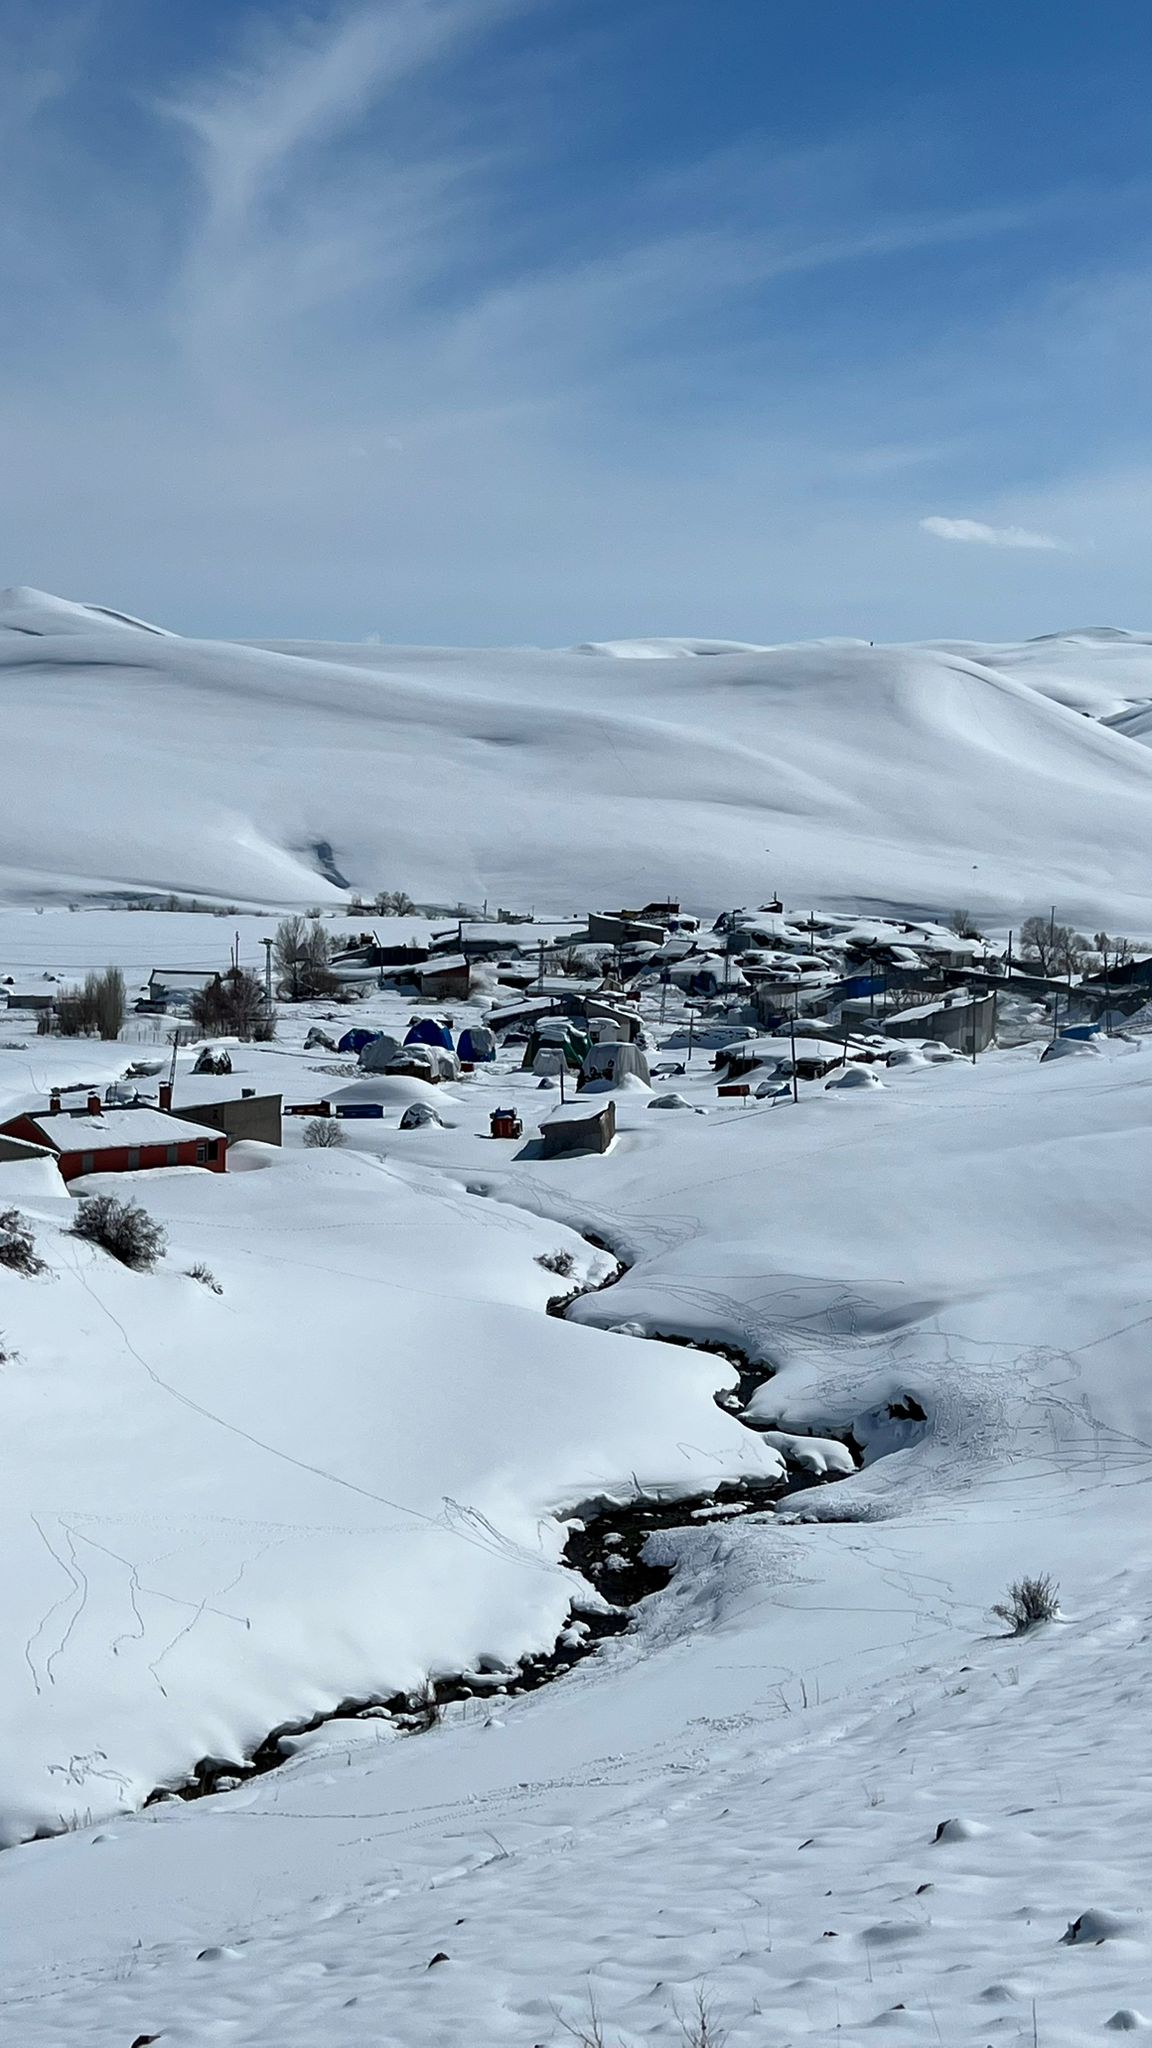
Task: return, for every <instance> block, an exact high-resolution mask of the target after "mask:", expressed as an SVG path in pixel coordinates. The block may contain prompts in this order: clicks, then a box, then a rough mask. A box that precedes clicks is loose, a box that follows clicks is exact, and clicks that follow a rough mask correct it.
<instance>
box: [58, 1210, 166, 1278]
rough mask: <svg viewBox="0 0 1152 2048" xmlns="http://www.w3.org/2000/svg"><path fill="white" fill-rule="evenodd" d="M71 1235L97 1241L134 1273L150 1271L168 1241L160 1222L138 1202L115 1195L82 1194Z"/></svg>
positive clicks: (161, 1254) (161, 1256)
mask: <svg viewBox="0 0 1152 2048" xmlns="http://www.w3.org/2000/svg"><path fill="white" fill-rule="evenodd" d="M71 1235H72V1236H73V1237H82V1238H84V1239H85V1240H86V1241H87V1243H89V1244H98V1245H99V1246H100V1248H101V1250H102V1251H106V1252H108V1253H109V1254H110V1255H111V1257H112V1258H114V1259H119V1261H120V1264H121V1265H122V1266H130V1267H131V1268H132V1271H133V1272H134V1273H149V1272H151V1270H152V1268H153V1266H154V1265H155V1264H156V1261H157V1259H160V1258H163V1256H164V1253H165V1251H166V1249H167V1245H168V1235H167V1232H166V1231H165V1229H164V1225H163V1224H162V1223H157V1221H156V1218H155V1217H154V1216H150V1215H149V1214H148V1211H147V1209H142V1208H141V1207H140V1204H139V1203H138V1202H121V1201H119V1200H118V1199H117V1197H116V1196H115V1195H87V1196H85V1198H84V1199H83V1200H82V1202H81V1204H80V1213H79V1215H78V1216H77V1218H76V1221H75V1222H74V1223H73V1225H72V1228H71Z"/></svg>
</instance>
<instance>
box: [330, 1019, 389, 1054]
mask: <svg viewBox="0 0 1152 2048" xmlns="http://www.w3.org/2000/svg"><path fill="white" fill-rule="evenodd" d="M379 1036H380V1033H379V1032H378V1031H365V1029H364V1027H363V1025H362V1024H358V1025H357V1026H356V1028H355V1030H354V1031H346V1032H345V1033H344V1036H343V1038H342V1039H340V1041H339V1043H338V1044H337V1047H336V1050H337V1052H363V1050H364V1047H365V1046H366V1045H371V1043H372V1040H373V1039H374V1038H379Z"/></svg>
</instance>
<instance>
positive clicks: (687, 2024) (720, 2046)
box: [676, 1984, 728, 2048]
mask: <svg viewBox="0 0 1152 2048" xmlns="http://www.w3.org/2000/svg"><path fill="white" fill-rule="evenodd" d="M676 2018H677V2020H678V2021H679V2023H680V2032H681V2035H682V2036H683V2039H684V2042H685V2048H724V2043H725V2042H726V2041H727V2039H728V2030H727V2028H726V2027H722V2026H720V2025H719V2023H718V2022H717V2019H716V2015H715V2013H714V2012H713V2010H712V2006H711V2003H710V2001H709V1998H708V1993H707V1992H706V1991H705V1989H704V1986H703V1985H702V1984H698V1985H697V1987H696V1996H695V1998H694V1999H693V2001H692V2008H691V2010H690V2011H689V2012H687V2013H682V2012H677V2014H676Z"/></svg>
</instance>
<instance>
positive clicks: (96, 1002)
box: [48, 967, 125, 1038]
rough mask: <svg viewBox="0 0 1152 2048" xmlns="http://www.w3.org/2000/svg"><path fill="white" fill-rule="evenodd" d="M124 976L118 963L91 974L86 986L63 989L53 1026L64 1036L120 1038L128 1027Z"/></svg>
mask: <svg viewBox="0 0 1152 2048" xmlns="http://www.w3.org/2000/svg"><path fill="white" fill-rule="evenodd" d="M124 1012H125V998H124V976H123V975H122V974H121V972H120V969H119V968H118V967H106V968H105V969H104V972H103V974H87V975H85V977H84V986H83V988H66V989H62V990H61V993H60V995H59V997H58V999H57V1002H56V1014H55V1019H54V1022H53V1023H52V1024H50V1025H49V1027H48V1028H49V1029H50V1030H51V1029H55V1030H56V1031H57V1032H58V1034H59V1035H60V1037H61V1038H91V1037H97V1038H119V1036H120V1033H121V1032H122V1030H123V1029H124Z"/></svg>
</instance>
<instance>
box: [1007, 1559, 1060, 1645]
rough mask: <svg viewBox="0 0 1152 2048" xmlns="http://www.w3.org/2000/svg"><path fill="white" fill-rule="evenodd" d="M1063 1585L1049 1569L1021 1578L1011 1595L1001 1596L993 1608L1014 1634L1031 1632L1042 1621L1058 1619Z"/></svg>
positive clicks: (1019, 1634) (1010, 1592)
mask: <svg viewBox="0 0 1152 2048" xmlns="http://www.w3.org/2000/svg"><path fill="white" fill-rule="evenodd" d="M1059 1593H1060V1588H1059V1586H1058V1585H1057V1584H1056V1581H1055V1579H1052V1578H1049V1576H1048V1574H1047V1572H1045V1573H1044V1574H1043V1575H1042V1576H1041V1577H1039V1578H1035V1579H1017V1581H1016V1583H1015V1585H1014V1586H1012V1587H1010V1589H1009V1592H1008V1598H1007V1599H1006V1600H998V1601H997V1602H996V1605H995V1606H994V1607H993V1609H992V1612H993V1614H995V1615H996V1616H997V1618H998V1619H999V1620H1000V1621H1006V1622H1007V1623H1008V1626H1009V1628H1010V1629H1011V1631H1012V1634H1013V1635H1014V1636H1023V1635H1027V1633H1028V1631H1029V1629H1031V1628H1037V1627H1039V1624H1040V1623H1041V1622H1042V1621H1054V1620H1055V1618H1056V1616H1057V1615H1058V1614H1059V1612H1060V1600H1059Z"/></svg>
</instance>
